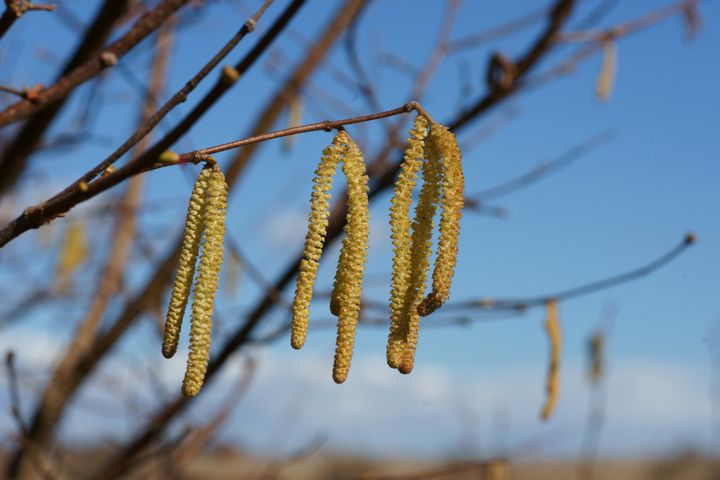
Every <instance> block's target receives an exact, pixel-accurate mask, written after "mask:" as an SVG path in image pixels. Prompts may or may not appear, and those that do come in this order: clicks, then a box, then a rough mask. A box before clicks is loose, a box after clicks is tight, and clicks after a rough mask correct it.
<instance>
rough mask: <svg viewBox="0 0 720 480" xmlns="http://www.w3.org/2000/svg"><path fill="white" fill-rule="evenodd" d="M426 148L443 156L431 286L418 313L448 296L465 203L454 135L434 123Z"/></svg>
mask: <svg viewBox="0 0 720 480" xmlns="http://www.w3.org/2000/svg"><path fill="white" fill-rule="evenodd" d="M428 143H429V144H431V145H432V148H430V149H429V151H432V152H435V153H434V155H438V156H440V157H441V159H442V165H443V168H444V175H443V179H442V200H441V206H442V213H441V214H440V227H439V230H440V235H439V239H438V247H437V258H436V260H435V267H434V268H433V276H432V290H431V292H430V293H429V294H428V295H427V297H425V298H424V299H423V301H422V302H421V303H420V305H419V306H418V309H417V310H418V314H419V315H420V316H423V317H424V316H427V315H430V314H431V313H432V312H434V311H435V310H437V309H438V308H440V307H441V306H442V305H443V303H445V302H446V301H447V299H448V298H449V297H450V286H451V284H452V278H453V276H454V274H455V265H456V264H457V254H458V237H459V235H460V217H461V216H462V208H463V205H464V198H463V190H464V187H465V180H464V177H463V170H462V155H461V153H460V148H459V147H458V143H457V139H456V138H455V135H453V134H452V133H451V132H450V131H449V130H448V129H447V128H446V127H444V126H442V125H438V124H436V125H433V127H432V129H431V131H430V137H429V141H428Z"/></svg>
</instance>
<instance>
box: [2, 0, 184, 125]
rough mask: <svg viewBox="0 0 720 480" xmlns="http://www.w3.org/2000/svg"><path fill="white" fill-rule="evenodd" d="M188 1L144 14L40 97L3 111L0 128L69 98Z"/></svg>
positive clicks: (167, 0) (171, 0)
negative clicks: (119, 35) (72, 92)
mask: <svg viewBox="0 0 720 480" xmlns="http://www.w3.org/2000/svg"><path fill="white" fill-rule="evenodd" d="M188 1H189V0H163V1H162V2H160V3H159V4H158V5H157V6H156V7H155V8H153V9H152V10H150V11H149V12H148V13H147V14H145V15H143V16H142V17H141V18H140V19H138V21H137V22H135V25H133V27H132V28H131V29H130V31H128V32H127V33H126V34H125V35H123V36H122V37H120V38H119V39H118V40H116V41H115V42H113V43H112V44H110V45H109V46H108V47H107V48H104V49H103V51H102V52H101V53H99V54H96V55H94V56H93V57H92V58H91V59H89V60H88V61H86V62H85V63H83V64H82V65H80V66H78V67H77V68H75V69H74V70H73V71H71V72H69V73H68V74H67V75H65V76H63V77H62V78H61V79H60V80H58V82H57V83H55V84H54V85H52V86H50V87H48V88H46V89H45V90H43V91H42V92H39V93H38V100H37V101H35V102H30V101H27V100H23V101H21V102H17V103H15V104H13V105H10V106H9V107H8V108H6V109H5V110H3V111H2V112H0V127H3V126H5V125H8V124H10V123H13V122H17V121H18V120H22V119H23V118H28V117H29V116H31V115H33V114H35V113H37V112H38V111H40V110H41V109H43V108H45V107H46V106H47V105H49V104H52V103H54V102H56V101H58V100H60V99H62V98H64V97H66V96H67V95H68V94H69V93H70V92H71V91H72V90H74V89H75V87H77V86H78V85H81V84H82V83H84V82H86V81H87V80H89V79H90V78H92V77H94V76H95V75H97V74H99V73H100V72H102V71H103V70H105V69H106V68H108V67H112V66H113V65H115V64H116V63H117V62H118V61H119V60H120V59H121V58H122V57H123V56H124V55H125V54H126V53H127V52H129V51H130V50H131V49H132V48H134V47H135V46H136V45H137V44H138V43H140V42H141V41H142V40H143V39H144V38H145V37H147V36H148V35H150V34H151V33H152V32H154V31H155V30H156V29H157V28H158V27H159V26H160V25H162V23H163V22H164V21H165V20H167V19H168V18H169V17H170V16H171V15H172V14H173V13H175V11H176V10H178V9H179V8H180V7H182V6H183V5H184V4H185V3H187V2H188Z"/></svg>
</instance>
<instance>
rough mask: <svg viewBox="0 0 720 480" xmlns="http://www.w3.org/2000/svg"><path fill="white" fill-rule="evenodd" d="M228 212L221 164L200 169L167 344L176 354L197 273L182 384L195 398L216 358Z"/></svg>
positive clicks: (166, 350) (166, 348)
mask: <svg viewBox="0 0 720 480" xmlns="http://www.w3.org/2000/svg"><path fill="white" fill-rule="evenodd" d="M226 210H227V183H226V182H225V176H224V175H223V173H222V170H220V168H219V167H218V166H217V165H216V164H214V163H213V164H212V165H207V166H206V167H205V168H203V170H202V171H201V172H200V175H199V176H198V178H197V181H196V182H195V186H194V188H193V192H192V194H191V196H190V202H189V204H188V211H187V216H186V218H185V234H184V236H183V241H182V248H181V252H180V259H179V261H178V269H177V275H176V277H175V283H174V285H173V290H172V294H171V296H170V304H169V306H168V312H167V317H166V320H165V329H164V335H163V345H162V353H163V355H164V356H165V357H166V358H171V357H172V356H173V355H175V352H176V351H177V346H178V339H179V337H180V328H181V325H182V319H183V316H184V315H185V309H186V307H187V303H188V298H189V296H190V289H191V288H192V283H193V278H194V277H196V279H195V286H194V289H193V303H192V308H191V323H190V353H189V355H188V361H187V369H186V371H185V379H184V380H183V386H182V391H183V394H185V395H187V396H190V397H193V396H195V395H197V394H198V392H199V391H200V388H201V387H202V384H203V380H204V378H205V372H206V371H207V364H208V359H209V357H210V333H211V329H212V313H213V308H214V300H215V294H216V293H217V286H218V275H219V273H220V267H221V265H222V261H223V247H224V242H225V213H226ZM201 247H202V252H200V250H201ZM198 255H199V256H200V261H199V262H198V260H197V258H198ZM196 266H197V275H196Z"/></svg>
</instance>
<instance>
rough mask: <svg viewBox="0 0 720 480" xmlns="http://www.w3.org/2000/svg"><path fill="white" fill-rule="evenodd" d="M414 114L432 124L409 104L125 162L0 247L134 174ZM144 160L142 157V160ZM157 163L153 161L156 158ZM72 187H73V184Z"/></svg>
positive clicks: (19, 222) (40, 208)
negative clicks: (165, 158)
mask: <svg viewBox="0 0 720 480" xmlns="http://www.w3.org/2000/svg"><path fill="white" fill-rule="evenodd" d="M413 110H414V111H417V112H418V113H419V114H421V115H423V116H425V117H426V118H427V119H428V120H429V121H430V122H433V120H432V117H431V116H430V114H428V113H427V111H426V110H425V109H424V108H423V107H422V106H421V105H420V104H419V103H417V102H408V103H406V104H404V105H401V106H400V107H397V108H393V109H391V110H386V111H384V112H378V113H373V114H371V115H364V116H361V117H352V118H344V119H341V120H326V121H323V122H316V123H311V124H307V125H300V126H297V127H291V128H286V129H283V130H277V131H275V132H270V133H262V134H258V135H253V136H251V137H248V138H244V139H242V140H236V141H233V142H228V143H224V144H221V145H216V146H214V147H209V148H204V149H200V150H195V151H192V152H188V153H184V154H182V155H180V156H179V157H178V158H177V159H176V161H175V162H171V163H168V162H159V161H155V162H154V163H151V164H149V165H144V164H142V163H141V162H140V161H139V159H138V160H135V161H132V162H130V163H128V164H127V165H125V166H123V167H122V168H120V169H118V170H117V171H115V172H114V173H110V174H108V175H104V176H102V177H99V178H98V179H97V180H95V181H94V182H92V183H82V182H79V183H78V184H77V185H78V186H77V187H76V189H75V190H74V191H72V188H73V187H72V186H71V187H68V189H66V190H67V191H69V193H67V194H66V195H64V196H63V195H62V194H58V195H56V196H55V197H53V198H51V199H49V200H46V201H45V202H43V203H40V204H38V205H35V206H33V207H29V208H27V209H26V210H25V211H24V212H23V213H22V215H20V216H19V217H17V218H16V219H15V220H13V221H12V222H10V223H9V224H8V225H7V226H5V227H4V228H3V229H2V230H0V247H3V246H4V245H6V244H7V243H8V242H10V241H11V240H12V239H14V238H16V237H18V236H19V235H21V234H22V233H24V232H26V231H28V230H30V229H33V228H38V227H40V226H41V225H43V224H46V223H48V222H50V221H52V220H53V219H54V218H56V217H58V216H59V215H61V214H64V213H66V212H68V211H69V210H70V209H71V208H73V207H74V206H76V205H78V204H79V203H81V202H84V201H87V200H89V199H90V198H93V197H94V196H96V195H98V194H99V193H102V192H104V191H105V190H108V189H109V188H111V187H113V186H115V185H117V184H118V183H120V182H122V181H123V180H125V179H127V178H130V177H132V176H134V175H137V174H140V173H143V172H147V171H150V170H155V169H159V168H163V167H168V166H171V165H177V164H182V163H188V162H192V163H199V162H202V161H204V160H206V159H207V158H208V156H210V155H213V154H215V153H219V152H224V151H227V150H232V149H236V148H240V147H244V146H248V145H253V144H257V143H261V142H266V141H268V140H274V139H277V138H282V137H287V136H290V135H298V134H301V133H307V132H314V131H321V130H323V131H330V130H333V129H335V128H339V127H343V126H347V125H352V124H355V123H362V122H369V121H373V120H377V119H380V118H386V117H391V116H394V115H401V114H405V113H408V112H411V111H413ZM141 158H143V157H141ZM155 160H156V159H155ZM73 185H75V184H73Z"/></svg>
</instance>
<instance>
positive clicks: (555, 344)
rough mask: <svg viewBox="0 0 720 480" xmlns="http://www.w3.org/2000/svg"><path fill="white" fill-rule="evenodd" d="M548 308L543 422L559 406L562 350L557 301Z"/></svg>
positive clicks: (541, 414)
mask: <svg viewBox="0 0 720 480" xmlns="http://www.w3.org/2000/svg"><path fill="white" fill-rule="evenodd" d="M546 307H547V314H546V315H547V317H546V319H545V330H546V332H547V334H548V339H549V340H550V363H549V365H548V375H547V383H546V387H545V388H546V390H547V398H546V399H545V405H543V408H542V412H541V413H540V416H541V417H542V419H543V420H547V419H549V418H550V415H552V412H553V410H554V409H555V405H556V404H557V400H558V394H559V392H560V349H561V344H562V331H561V329H560V319H559V315H558V304H557V300H555V299H550V300H548V302H547V306H546Z"/></svg>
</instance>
